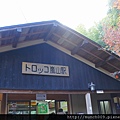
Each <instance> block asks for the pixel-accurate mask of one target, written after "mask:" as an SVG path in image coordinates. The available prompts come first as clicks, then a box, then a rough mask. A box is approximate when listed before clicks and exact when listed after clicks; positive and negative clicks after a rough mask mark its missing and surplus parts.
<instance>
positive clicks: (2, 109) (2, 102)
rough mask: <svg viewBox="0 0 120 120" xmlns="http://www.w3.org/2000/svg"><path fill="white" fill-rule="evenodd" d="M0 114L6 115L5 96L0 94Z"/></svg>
mask: <svg viewBox="0 0 120 120" xmlns="http://www.w3.org/2000/svg"><path fill="white" fill-rule="evenodd" d="M1 114H7V94H6V93H4V94H2V100H1Z"/></svg>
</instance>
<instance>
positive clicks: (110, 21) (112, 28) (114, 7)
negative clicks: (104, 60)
mask: <svg viewBox="0 0 120 120" xmlns="http://www.w3.org/2000/svg"><path fill="white" fill-rule="evenodd" d="M108 5H109V9H108V12H107V15H106V17H105V18H103V19H102V20H101V21H100V22H99V23H96V24H95V25H94V26H93V27H91V28H89V29H88V30H87V29H86V28H85V27H84V25H79V26H78V27H77V28H76V30H77V31H78V32H80V33H81V34H83V35H85V36H86V37H88V38H90V39H91V40H93V41H95V42H97V43H98V44H100V45H101V46H102V47H104V48H105V49H106V50H109V51H111V52H113V53H115V54H116V55H119V56H120V0H109V1H108Z"/></svg>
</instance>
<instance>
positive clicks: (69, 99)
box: [68, 94, 72, 114]
mask: <svg viewBox="0 0 120 120" xmlns="http://www.w3.org/2000/svg"><path fill="white" fill-rule="evenodd" d="M68 113H69V114H72V100H71V94H68Z"/></svg>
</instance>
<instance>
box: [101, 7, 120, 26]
mask: <svg viewBox="0 0 120 120" xmlns="http://www.w3.org/2000/svg"><path fill="white" fill-rule="evenodd" d="M102 22H103V23H104V24H105V25H106V26H112V27H117V23H118V22H119V10H118V9H116V8H111V9H109V11H108V13H107V16H106V17H105V18H104V19H103V20H102Z"/></svg>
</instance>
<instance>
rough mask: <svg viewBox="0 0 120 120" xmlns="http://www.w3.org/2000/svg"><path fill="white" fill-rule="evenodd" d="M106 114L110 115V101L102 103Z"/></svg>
mask: <svg viewBox="0 0 120 120" xmlns="http://www.w3.org/2000/svg"><path fill="white" fill-rule="evenodd" d="M104 105H105V111H106V114H111V106H110V101H104Z"/></svg>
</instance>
